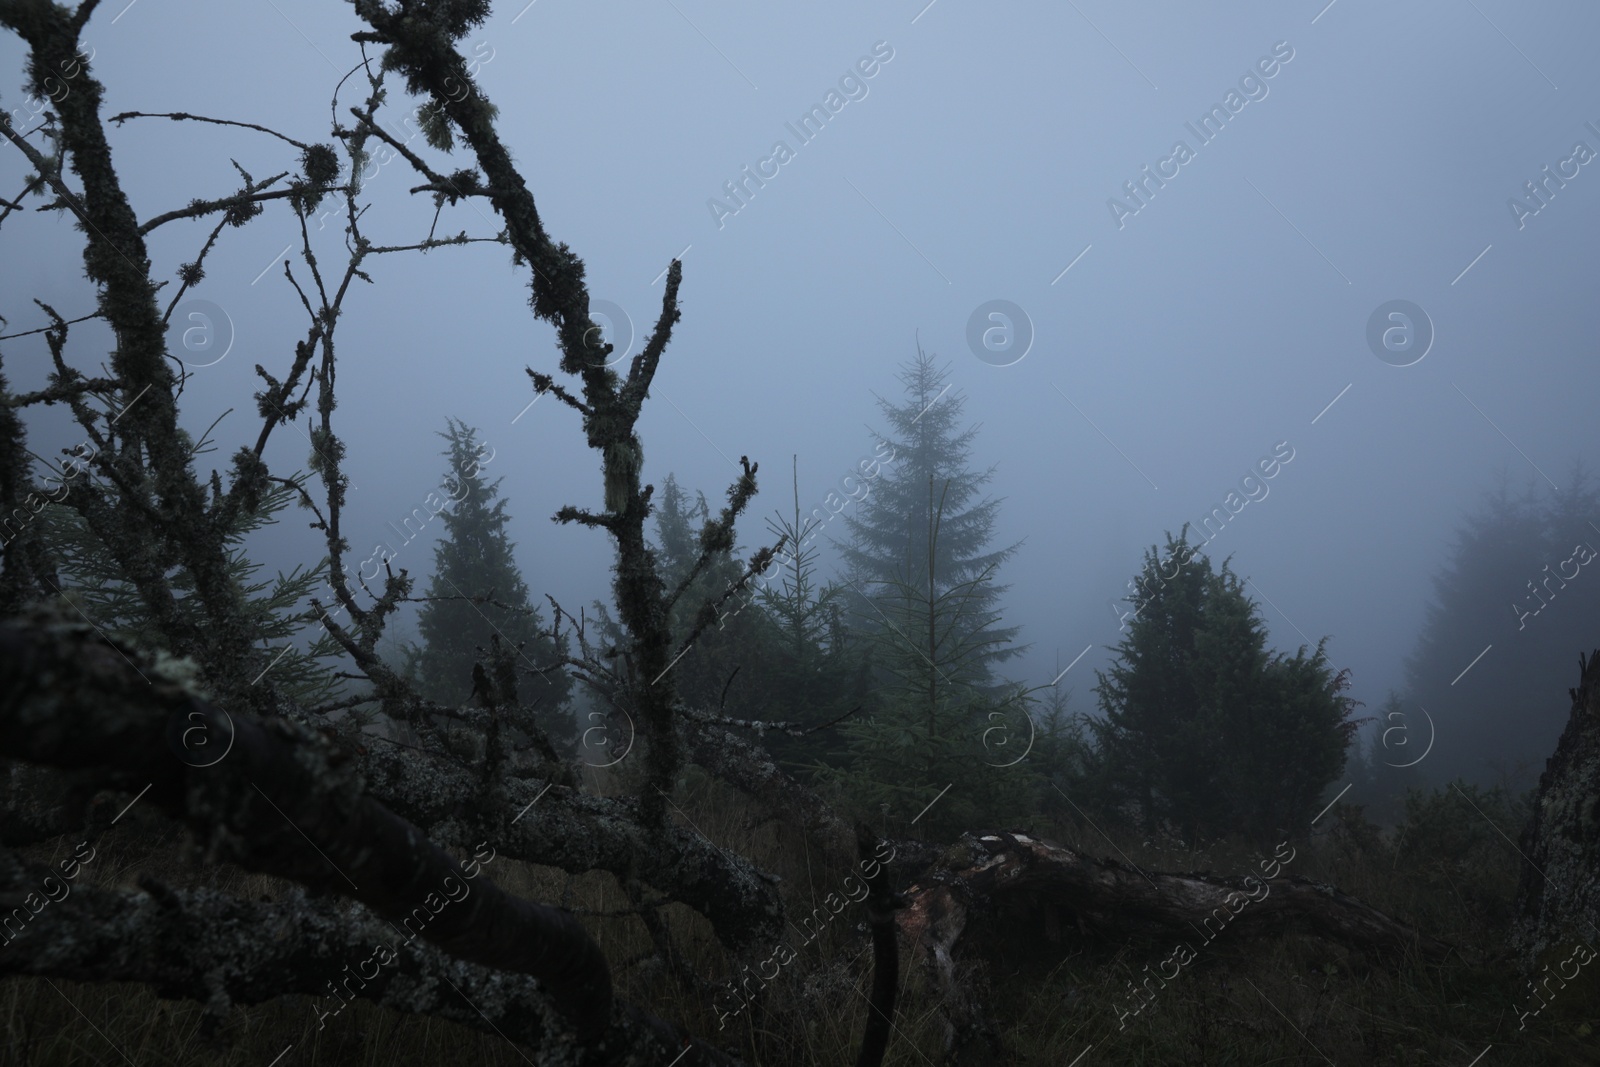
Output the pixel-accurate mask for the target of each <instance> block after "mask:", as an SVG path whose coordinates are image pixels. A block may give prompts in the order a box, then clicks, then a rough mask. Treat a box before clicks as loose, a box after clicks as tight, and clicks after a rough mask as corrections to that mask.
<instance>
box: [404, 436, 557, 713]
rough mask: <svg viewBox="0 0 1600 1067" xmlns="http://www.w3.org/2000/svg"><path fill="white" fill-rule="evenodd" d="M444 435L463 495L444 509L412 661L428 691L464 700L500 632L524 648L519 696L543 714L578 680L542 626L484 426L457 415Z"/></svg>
mask: <svg viewBox="0 0 1600 1067" xmlns="http://www.w3.org/2000/svg"><path fill="white" fill-rule="evenodd" d="M439 436H440V437H443V438H444V439H445V440H446V441H447V442H448V445H447V447H446V449H445V452H444V455H445V456H446V458H447V459H448V460H449V463H450V467H449V473H448V475H447V479H448V483H449V484H450V485H453V486H455V487H456V488H454V489H452V490H451V493H450V496H451V499H452V500H455V501H457V503H455V504H454V506H452V507H448V508H446V509H445V510H443V511H441V512H440V513H439V518H440V519H442V520H443V522H444V537H443V538H442V539H441V540H440V541H439V542H438V544H437V545H436V546H435V547H434V551H433V577H432V579H431V580H430V582H429V584H428V590H427V596H428V597H429V601H428V603H427V604H425V605H424V606H423V609H422V611H421V613H420V615H419V617H418V620H417V630H418V632H419V633H420V635H421V637H422V644H421V646H420V647H419V648H416V649H414V650H413V653H412V655H411V657H410V663H409V664H408V669H409V671H410V673H411V674H412V676H413V677H414V678H415V679H416V681H417V683H418V686H419V688H420V690H421V692H422V694H423V695H424V696H425V697H427V698H429V699H431V700H435V701H438V702H439V703H441V704H451V705H459V704H463V703H465V702H466V701H467V699H468V697H470V696H471V695H472V693H473V667H474V665H475V664H479V663H486V662H487V657H488V655H489V649H490V645H491V640H490V639H491V637H495V636H498V637H499V639H500V642H501V643H502V645H503V646H504V647H505V648H507V649H509V650H515V649H518V648H520V650H521V651H520V652H519V653H517V654H516V656H515V662H516V664H517V666H518V667H519V668H520V670H519V672H518V673H519V674H520V675H521V677H522V681H521V683H520V685H519V687H518V693H519V700H520V702H521V703H523V704H532V703H534V702H535V701H538V702H539V705H540V718H541V719H543V718H545V716H546V715H547V714H548V713H551V712H555V711H556V710H557V709H558V708H559V707H560V706H561V705H562V704H563V703H564V702H565V700H566V698H567V694H568V691H569V689H570V687H571V681H570V679H569V678H568V676H567V675H566V674H565V672H563V671H562V670H561V669H560V668H559V667H557V666H556V663H557V660H558V657H559V655H560V651H561V650H560V649H558V648H557V646H556V643H555V641H554V640H553V639H552V638H551V636H550V635H549V634H548V633H546V632H543V624H542V622H541V617H540V614H539V611H538V609H537V608H535V607H534V606H533V604H532V602H531V600H530V598H529V594H528V585H527V583H526V582H525V581H523V579H522V574H521V572H520V571H519V570H518V569H517V564H516V560H515V558H514V556H513V554H512V549H513V547H514V546H513V545H512V543H511V540H510V538H509V537H507V536H506V523H508V522H509V521H510V516H508V515H507V514H506V501H504V500H498V499H496V498H497V497H498V496H499V495H500V481H501V479H496V480H495V481H493V482H490V481H487V480H486V479H485V477H484V475H483V472H482V470H481V467H480V463H479V459H480V457H481V455H482V452H483V450H482V447H481V446H480V445H479V444H478V440H477V430H475V429H473V428H471V427H469V426H467V425H466V424H465V423H463V422H460V421H458V420H455V419H452V420H450V423H449V426H448V428H447V429H446V431H445V432H444V433H441V434H440V435H439Z"/></svg>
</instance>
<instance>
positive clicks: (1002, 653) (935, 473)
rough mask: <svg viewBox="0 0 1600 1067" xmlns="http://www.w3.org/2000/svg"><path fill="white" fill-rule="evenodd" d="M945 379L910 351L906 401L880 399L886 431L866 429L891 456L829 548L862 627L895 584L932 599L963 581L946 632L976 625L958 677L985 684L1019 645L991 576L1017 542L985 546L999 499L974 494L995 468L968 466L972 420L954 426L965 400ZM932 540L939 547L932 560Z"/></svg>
mask: <svg viewBox="0 0 1600 1067" xmlns="http://www.w3.org/2000/svg"><path fill="white" fill-rule="evenodd" d="M948 376H949V368H948V366H946V367H942V368H941V367H938V366H936V365H935V364H934V361H933V357H932V356H930V355H928V354H927V353H926V352H924V351H923V350H922V346H921V345H920V344H919V345H918V346H917V354H916V357H915V358H914V359H911V360H908V361H907V362H906V363H905V364H903V365H902V367H901V370H900V374H899V378H900V381H901V383H902V385H904V387H905V401H904V403H902V404H899V405H895V404H891V403H889V402H888V401H887V400H884V399H883V398H882V397H879V398H878V406H879V408H880V409H881V410H882V412H883V415H884V418H885V419H886V420H887V422H888V432H887V433H886V434H880V433H877V432H876V431H872V435H873V438H874V439H875V440H876V441H877V442H879V443H880V444H884V445H888V446H890V448H891V449H892V452H891V454H892V455H893V456H894V457H895V459H894V463H893V465H892V466H886V467H885V468H884V474H883V476H882V477H880V478H879V479H878V480H877V481H876V482H875V483H874V488H873V490H872V492H871V494H870V495H868V496H866V497H865V498H864V499H862V501H861V502H860V505H859V506H858V507H857V509H856V513H855V514H853V515H852V514H846V515H845V516H844V521H845V526H846V528H847V530H848V532H849V543H847V544H839V545H838V546H837V547H838V548H839V550H840V552H841V554H842V557H843V561H844V564H845V574H846V576H847V581H848V583H849V585H850V586H851V587H852V589H853V591H854V592H855V593H856V594H857V595H856V596H854V597H853V598H852V599H853V601H854V607H855V610H856V612H857V613H858V614H860V615H861V616H862V618H863V620H864V628H865V629H868V630H882V629H884V627H885V626H887V625H888V620H889V619H890V617H891V615H892V612H893V611H894V610H896V604H898V603H899V602H900V601H902V600H903V599H904V596H905V595H906V594H905V590H904V589H903V587H906V586H909V587H910V589H911V590H912V591H917V590H922V591H924V592H926V591H927V583H928V582H929V581H930V580H931V581H933V582H934V585H933V587H932V598H933V599H934V600H940V599H942V598H943V597H944V595H945V594H947V593H949V592H950V591H951V590H954V589H957V588H965V589H966V590H967V593H966V596H967V597H969V598H970V603H968V604H966V605H965V606H964V607H963V610H962V611H961V612H960V614H959V615H952V616H948V618H949V620H950V621H953V622H955V623H956V624H957V626H958V629H959V631H960V632H959V633H957V634H953V635H952V639H955V640H962V641H966V640H968V639H970V638H972V637H974V636H975V635H976V634H978V633H979V632H980V631H981V632H982V633H983V634H984V639H983V641H982V642H981V647H978V646H976V645H975V646H974V647H972V648H971V650H970V651H969V653H968V654H967V655H966V656H965V657H964V658H963V662H962V664H961V669H962V671H963V672H967V673H968V674H970V678H964V680H966V681H970V682H971V683H972V684H977V685H980V686H988V685H991V684H993V668H994V666H995V665H996V664H998V663H1001V662H1004V661H1005V660H1007V659H1010V658H1011V657H1012V656H1015V655H1017V654H1018V653H1020V652H1022V651H1023V649H1022V648H1021V647H1018V646H1014V645H1012V644H1011V642H1012V641H1013V640H1014V639H1015V638H1016V635H1017V633H1018V629H1019V628H1018V627H1014V626H1013V627H1000V626H997V625H996V622H997V621H998V619H999V613H998V611H997V610H996V605H997V604H998V603H999V600H1000V597H1001V596H1002V595H1003V594H1004V593H1005V591H1006V590H1007V589H1008V588H1010V587H1009V586H1006V585H1000V584H997V583H996V582H994V581H993V580H992V578H993V575H994V572H995V571H996V570H997V569H998V568H999V566H1000V565H1001V564H1002V563H1004V562H1005V561H1006V560H1008V559H1010V558H1011V557H1012V556H1013V555H1014V554H1015V553H1016V550H1017V548H1018V547H1019V545H1020V542H1018V543H1017V544H1013V545H1009V546H1007V547H1004V548H999V549H990V548H989V547H988V546H989V544H990V542H991V541H992V540H993V538H994V532H995V522H996V516H997V514H998V511H999V507H1000V501H999V500H995V499H991V498H983V499H979V493H980V492H981V490H982V489H983V487H984V486H985V485H986V484H988V482H989V481H990V479H991V478H992V477H993V476H994V468H992V467H991V468H989V469H987V470H983V471H977V470H973V469H971V468H970V467H969V466H968V460H969V459H970V457H971V454H972V442H973V439H974V438H975V437H976V436H977V432H978V431H977V427H975V426H974V427H968V428H967V429H964V430H962V429H959V428H958V426H959V422H960V418H961V409H962V405H963V398H962V396H961V394H960V393H958V392H953V391H951V387H950V385H949V384H948V382H947V378H948ZM935 513H938V514H939V522H938V524H937V525H938V539H937V545H936V546H934V539H933V537H932V535H931V533H930V531H931V530H932V529H933V527H934V522H933V517H934V515H935ZM930 547H936V549H937V551H936V553H935V554H934V555H933V557H932V565H931V566H930V565H929V560H930V556H929V551H930ZM980 579H981V580H980Z"/></svg>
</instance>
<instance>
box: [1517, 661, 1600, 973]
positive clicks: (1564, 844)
mask: <svg viewBox="0 0 1600 1067" xmlns="http://www.w3.org/2000/svg"><path fill="white" fill-rule="evenodd" d="M1578 674H1579V681H1578V688H1576V689H1569V690H1568V691H1567V692H1568V693H1569V694H1571V696H1572V711H1571V714H1570V717H1569V718H1568V719H1567V726H1566V729H1565V730H1563V731H1562V733H1561V739H1560V740H1559V741H1558V742H1557V743H1556V750H1555V752H1554V753H1553V754H1552V755H1551V756H1550V758H1549V760H1547V761H1546V763H1545V770H1544V773H1543V774H1542V775H1540V776H1539V790H1538V792H1537V793H1536V794H1534V802H1533V812H1532V814H1531V815H1530V816H1529V818H1528V825H1527V827H1526V828H1525V829H1524V830H1523V831H1522V843H1521V851H1522V855H1523V858H1524V859H1525V860H1527V863H1525V864H1524V865H1523V867H1522V876H1521V879H1520V881H1519V884H1518V886H1517V897H1516V905H1515V916H1516V917H1515V919H1514V920H1513V927H1512V941H1513V943H1514V944H1515V945H1516V947H1517V948H1518V949H1519V950H1520V951H1521V952H1522V954H1523V964H1524V966H1525V968H1526V969H1527V970H1528V971H1529V972H1533V971H1536V970H1538V969H1539V967H1540V960H1541V959H1543V958H1544V957H1545V956H1546V955H1547V954H1549V953H1552V952H1554V953H1557V954H1565V951H1566V950H1569V949H1570V948H1571V947H1572V946H1573V944H1574V942H1582V943H1583V944H1586V945H1596V944H1600V649H1596V650H1595V652H1594V654H1593V655H1591V656H1589V658H1588V659H1584V658H1583V657H1582V656H1579V657H1578Z"/></svg>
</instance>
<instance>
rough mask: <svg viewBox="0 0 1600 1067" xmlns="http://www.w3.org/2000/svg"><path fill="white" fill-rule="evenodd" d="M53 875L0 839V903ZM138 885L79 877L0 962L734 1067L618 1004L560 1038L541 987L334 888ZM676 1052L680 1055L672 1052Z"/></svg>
mask: <svg viewBox="0 0 1600 1067" xmlns="http://www.w3.org/2000/svg"><path fill="white" fill-rule="evenodd" d="M51 880H54V881H55V882H56V883H57V884H58V892H59V886H60V885H61V884H62V883H61V876H60V875H59V874H58V873H57V872H56V871H54V870H53V869H50V868H44V867H31V868H30V867H27V866H24V865H23V864H21V863H18V862H16V861H15V858H14V857H13V856H12V855H11V854H10V853H8V852H6V851H5V850H3V849H0V902H4V903H5V904H6V906H7V908H8V909H9V908H10V907H11V906H12V905H13V903H15V906H16V907H18V908H20V907H22V904H21V903H20V901H22V900H23V899H24V898H25V896H27V895H37V894H38V892H39V889H40V886H41V885H48V883H49V881H51ZM143 885H144V889H145V891H144V892H143V893H137V892H126V891H118V890H108V889H96V888H92V887H89V886H77V887H74V888H71V889H70V891H68V892H67V893H66V894H65V895H63V896H60V897H59V899H58V898H55V897H52V898H51V900H50V902H48V903H45V904H43V905H42V906H41V907H40V908H39V911H38V912H37V913H36V914H34V915H33V916H32V917H31V918H30V919H29V920H28V922H27V923H26V925H25V926H24V927H22V929H21V930H20V931H12V932H13V933H15V936H14V937H12V938H11V939H10V940H9V941H8V942H7V943H6V945H5V951H4V952H0V974H19V975H34V976H39V977H45V978H57V979H66V980H68V981H78V982H139V983H142V984H145V985H148V986H150V987H151V989H152V990H154V991H155V993H156V994H157V995H158V996H161V997H165V998H169V999H183V1000H192V1001H195V1002H197V1003H200V1004H204V1005H205V1006H206V1013H207V1014H206V1019H207V1025H206V1027H205V1029H204V1030H203V1032H206V1031H209V1030H212V1029H214V1028H215V1027H216V1026H217V1025H218V1024H219V1023H220V1022H221V1021H222V1020H223V1019H224V1018H225V1017H226V1014H227V1009H228V1008H229V1007H231V1006H233V1005H249V1004H260V1003H264V1002H266V1001H271V1000H275V999H277V998H278V997H281V996H284V995H288V994H303V995H306V996H309V997H315V998H317V999H316V1000H314V1001H312V1002H311V1003H310V1004H309V1005H308V1009H307V1010H308V1012H309V1014H310V1017H311V1018H314V1019H315V1020H316V1022H317V1030H319V1031H320V1030H323V1029H327V1028H330V1027H334V1026H338V1025H341V1024H347V1023H348V1020H347V1019H344V1020H341V1019H339V1018H338V1016H339V1015H340V1013H342V1012H343V1010H344V1007H345V1004H346V1003H347V1002H349V1001H351V1000H355V999H358V998H359V999H362V1000H368V1001H371V1002H372V1003H374V1004H378V1005H381V1006H383V1007H387V1008H390V1009H393V1010H395V1011H400V1012H405V1013H408V1014H418V1015H428V1016H433V1017H437V1018H441V1019H448V1020H450V1021H451V1022H454V1023H458V1024H460V1025H462V1026H466V1027H470V1028H472V1029H475V1030H479V1031H481V1032H483V1033H486V1034H493V1035H498V1036H500V1037H504V1038H506V1039H507V1040H510V1041H513V1042H515V1043H516V1044H518V1045H521V1046H524V1047H525V1048H526V1049H528V1050H529V1051H530V1052H532V1053H533V1054H534V1055H535V1056H537V1057H538V1062H540V1063H548V1064H601V1063H606V1064H610V1063H617V1064H628V1065H638V1067H643V1065H646V1064H654V1065H658V1067H659V1065H664V1064H668V1063H677V1064H680V1065H681V1064H686V1063H690V1062H694V1063H702V1064H714V1065H720V1067H737V1065H738V1061H737V1060H735V1059H733V1058H731V1057H728V1056H725V1055H723V1054H722V1053H720V1052H718V1051H717V1050H715V1049H712V1048H709V1047H707V1046H705V1045H703V1044H701V1043H699V1042H694V1043H693V1046H694V1048H695V1053H694V1054H693V1055H687V1056H686V1055H684V1048H683V1043H682V1041H681V1039H680V1038H679V1037H678V1035H677V1034H676V1033H675V1032H673V1031H672V1029H671V1028H670V1027H667V1026H665V1025H664V1024H662V1023H660V1022H658V1021H656V1020H654V1019H651V1018H650V1017H649V1016H647V1015H645V1014H644V1013H643V1012H640V1011H638V1010H637V1009H635V1008H633V1007H631V1006H629V1005H627V1004H620V1003H619V1004H618V1005H617V1011H616V1013H615V1015H614V1016H613V1017H612V1019H611V1020H610V1023H609V1026H608V1027H607V1029H606V1031H605V1033H604V1035H603V1036H602V1037H601V1039H600V1040H599V1041H598V1042H597V1043H596V1044H595V1045H592V1046H590V1047H588V1048H584V1047H581V1046H579V1045H576V1044H574V1043H573V1042H572V1040H571V1036H570V1034H569V1033H568V1032H567V1027H566V1026H565V1025H564V1024H563V1022H562V1020H561V1018H560V1017H559V1015H558V1014H557V1013H556V1011H555V1007H554V1004H553V1002H552V996H551V990H549V989H548V988H547V987H544V986H542V985H541V983H540V982H538V981H537V980H535V979H533V978H530V977H527V976H525V975H518V974H508V973H506V972H504V971H496V970H493V969H491V968H488V967H480V966H477V965H475V964H471V963H466V962H464V961H462V960H459V959H456V958H454V957H452V956H451V955H450V954H448V953H446V952H444V951H443V950H442V949H439V948H436V947H434V946H432V945H429V944H427V943H425V942H423V941H408V940H407V939H406V938H404V937H400V936H397V935H396V932H395V928H394V927H393V926H391V925H389V924H387V923H383V922H380V921H378V920H377V919H376V918H375V917H373V916H371V915H370V914H367V913H364V912H363V910H362V909H359V908H357V909H351V908H350V907H349V906H348V905H345V904H342V903H340V902H339V901H337V900H336V899H334V898H332V897H323V898H315V897H309V896H306V895H304V894H300V893H295V894H292V895H290V896H289V897H288V898H286V899H283V900H279V901H248V900H240V899H238V898H236V897H232V896H229V895H226V894H223V893H218V892H216V891H213V890H208V889H192V890H185V889H172V888H168V887H166V886H163V885H161V884H160V883H158V882H156V881H154V880H152V879H144V880H143ZM678 1057H682V1058H681V1059H679V1058H678Z"/></svg>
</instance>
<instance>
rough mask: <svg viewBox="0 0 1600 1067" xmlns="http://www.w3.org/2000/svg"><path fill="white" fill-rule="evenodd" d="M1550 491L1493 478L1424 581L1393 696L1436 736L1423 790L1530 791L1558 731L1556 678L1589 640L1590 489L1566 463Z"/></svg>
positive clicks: (1596, 502)
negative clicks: (1424, 604) (1422, 712)
mask: <svg viewBox="0 0 1600 1067" xmlns="http://www.w3.org/2000/svg"><path fill="white" fill-rule="evenodd" d="M1562 482H1563V485H1562V487H1561V488H1560V489H1559V490H1544V489H1543V486H1542V485H1541V484H1539V483H1530V484H1529V486H1528V487H1527V489H1526V490H1525V491H1524V492H1522V493H1521V494H1519V495H1513V493H1512V490H1511V487H1510V485H1509V484H1508V482H1507V479H1506V478H1505V477H1504V475H1502V476H1501V479H1500V481H1499V483H1498V484H1497V485H1496V486H1495V487H1494V488H1493V489H1492V490H1490V491H1489V492H1487V493H1486V494H1485V495H1484V497H1483V499H1482V502H1481V504H1480V505H1479V507H1477V508H1476V509H1474V510H1473V511H1472V512H1471V513H1469V514H1468V515H1467V516H1466V517H1465V519H1464V520H1463V521H1462V524H1461V526H1460V527H1459V528H1458V529H1457V531H1456V540H1455V545H1454V547H1453V549H1452V551H1451V552H1450V554H1449V556H1448V558H1447V559H1446V560H1445V561H1444V562H1443V564H1442V565H1441V566H1440V567H1439V569H1438V572H1437V573H1436V574H1435V576H1434V579H1433V588H1434V594H1433V598H1432V601H1431V603H1430V604H1429V605H1428V609H1427V614H1426V616H1425V618H1424V621H1423V625H1422V628H1421V630H1420V632H1419V633H1418V635H1417V640H1416V644H1415V646H1414V647H1413V649H1412V651H1411V654H1410V655H1409V656H1408V657H1407V660H1406V675H1405V677H1406V685H1405V692H1404V696H1405V701H1404V704H1405V707H1406V709H1407V712H1408V714H1412V715H1416V714H1417V709H1419V708H1426V709H1428V713H1429V714H1430V715H1432V716H1433V717H1434V719H1435V720H1436V723H1437V724H1438V727H1439V729H1438V737H1437V742H1438V743H1437V744H1436V745H1435V747H1434V750H1433V752H1432V753H1430V754H1429V756H1428V758H1427V759H1426V760H1424V761H1423V762H1422V763H1420V764H1418V765H1417V770H1418V771H1419V772H1420V773H1421V774H1422V775H1423V776H1424V777H1426V778H1427V779H1428V780H1430V781H1432V782H1436V783H1439V784H1443V783H1444V782H1445V781H1446V780H1448V779H1451V778H1455V777H1465V778H1467V779H1468V780H1472V781H1477V782H1478V783H1480V784H1482V785H1497V784H1502V783H1504V784H1508V785H1510V786H1512V787H1514V788H1519V789H1520V788H1528V787H1531V786H1532V785H1533V784H1534V782H1535V780H1536V779H1537V777H1538V774H1539V771H1540V768H1541V767H1542V766H1543V763H1544V759H1545V757H1546V756H1547V755H1548V754H1549V752H1550V750H1551V748H1552V746H1554V744H1555V741H1556V738H1557V737H1559V736H1560V734H1561V730H1562V727H1563V726H1564V725H1565V723H1566V718H1567V713H1566V701H1565V700H1564V699H1562V691H1563V689H1564V688H1565V686H1564V685H1563V684H1562V683H1561V682H1560V679H1561V678H1563V677H1565V676H1566V674H1567V672H1568V671H1569V670H1570V668H1571V663H1572V657H1573V655H1575V654H1576V652H1577V651H1578V650H1580V649H1584V648H1589V647H1592V645H1591V644H1590V642H1592V641H1593V640H1594V635H1595V633H1596V632H1600V597H1597V596H1596V595H1595V592H1594V590H1595V589H1596V587H1597V586H1600V580H1597V579H1596V578H1595V576H1594V572H1595V571H1600V559H1597V557H1600V489H1597V487H1596V485H1595V482H1594V480H1593V479H1592V478H1591V477H1590V476H1588V475H1587V473H1586V472H1585V470H1584V469H1583V467H1582V466H1581V465H1579V464H1576V463H1575V464H1574V465H1573V466H1572V468H1571V469H1570V471H1569V473H1568V474H1567V476H1566V477H1565V478H1564V479H1562ZM1490 646H1493V647H1492V648H1490ZM1469 665H1470V666H1471V673H1470V674H1466V675H1465V677H1463V676H1462V675H1463V671H1464V670H1465V669H1466V668H1467V667H1468V666H1469ZM1458 681H1459V683H1460V684H1456V683H1457V682H1458ZM1420 726H1421V724H1419V728H1420ZM1413 732H1414V733H1415V732H1416V731H1413Z"/></svg>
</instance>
